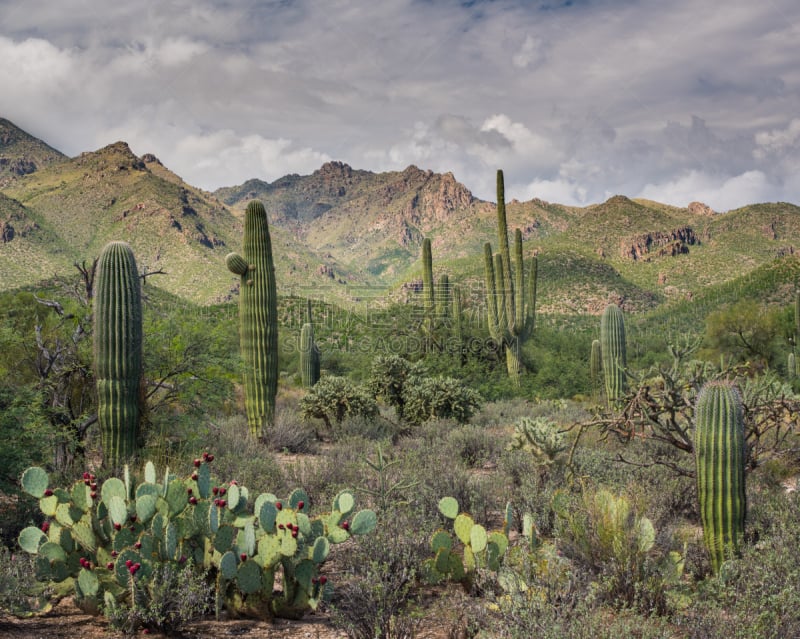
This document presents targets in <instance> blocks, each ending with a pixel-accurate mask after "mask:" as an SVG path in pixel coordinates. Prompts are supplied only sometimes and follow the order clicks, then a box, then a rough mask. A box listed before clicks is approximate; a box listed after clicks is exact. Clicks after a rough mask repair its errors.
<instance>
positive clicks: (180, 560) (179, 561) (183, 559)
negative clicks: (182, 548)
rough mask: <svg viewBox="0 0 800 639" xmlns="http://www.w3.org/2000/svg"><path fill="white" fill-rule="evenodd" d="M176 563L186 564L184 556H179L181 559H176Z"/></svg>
mask: <svg viewBox="0 0 800 639" xmlns="http://www.w3.org/2000/svg"><path fill="white" fill-rule="evenodd" d="M178 563H179V564H185V563H186V555H181V558H180V559H178Z"/></svg>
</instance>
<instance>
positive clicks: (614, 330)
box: [600, 304, 628, 406]
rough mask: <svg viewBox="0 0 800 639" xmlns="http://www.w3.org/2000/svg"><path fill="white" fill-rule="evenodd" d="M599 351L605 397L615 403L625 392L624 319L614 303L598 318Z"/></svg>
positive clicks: (626, 364) (610, 402)
mask: <svg viewBox="0 0 800 639" xmlns="http://www.w3.org/2000/svg"><path fill="white" fill-rule="evenodd" d="M600 352H601V355H602V361H603V378H604V379H605V387H606V399H607V400H608V403H609V405H610V406H613V405H615V404H616V403H617V402H618V401H619V400H620V399H621V398H622V397H623V396H624V394H625V390H626V386H627V384H626V378H625V369H626V368H627V367H628V362H627V355H626V350H625V319H624V317H623V316H622V311H621V310H620V308H619V307H618V306H617V305H616V304H609V305H608V306H607V307H606V309H605V311H603V316H602V317H601V318H600Z"/></svg>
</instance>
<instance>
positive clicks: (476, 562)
mask: <svg viewBox="0 0 800 639" xmlns="http://www.w3.org/2000/svg"><path fill="white" fill-rule="evenodd" d="M506 511H507V517H509V518H510V508H507V509H506ZM439 512H440V513H441V514H442V515H444V516H445V517H446V518H447V519H450V520H452V521H453V534H451V533H449V532H447V531H445V530H437V531H436V532H435V533H434V534H433V536H432V537H431V550H432V551H433V553H434V557H433V558H432V559H429V560H427V561H426V564H425V570H426V572H427V576H428V578H429V580H430V581H434V582H436V581H441V580H442V579H452V580H453V581H457V582H460V583H461V584H462V585H463V586H464V588H465V589H466V590H467V592H469V591H471V590H472V586H473V584H474V580H475V575H476V570H477V569H478V568H488V569H489V570H493V571H497V570H499V569H500V566H501V564H502V562H503V557H504V555H505V552H506V550H507V549H508V528H509V526H510V522H509V521H507V523H506V525H505V526H504V529H503V530H496V531H492V532H488V531H487V530H486V529H485V528H484V527H483V526H481V525H480V524H477V523H475V521H474V520H473V518H472V517H471V516H470V515H469V514H467V513H462V512H459V507H458V501H456V499H455V498H453V497H443V498H442V499H441V500H439Z"/></svg>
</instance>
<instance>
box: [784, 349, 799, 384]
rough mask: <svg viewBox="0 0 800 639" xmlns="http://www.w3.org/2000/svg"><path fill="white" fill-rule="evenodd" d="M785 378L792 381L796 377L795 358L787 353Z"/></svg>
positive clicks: (792, 354)
mask: <svg viewBox="0 0 800 639" xmlns="http://www.w3.org/2000/svg"><path fill="white" fill-rule="evenodd" d="M786 376H787V377H788V378H789V379H794V378H795V377H797V358H796V357H795V354H794V353H789V357H788V358H787V361H786Z"/></svg>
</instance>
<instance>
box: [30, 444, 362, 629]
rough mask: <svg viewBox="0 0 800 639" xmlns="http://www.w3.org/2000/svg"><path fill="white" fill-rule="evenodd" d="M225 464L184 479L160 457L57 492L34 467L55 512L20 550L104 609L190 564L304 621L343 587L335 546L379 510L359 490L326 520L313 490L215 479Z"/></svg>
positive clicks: (223, 599)
mask: <svg viewBox="0 0 800 639" xmlns="http://www.w3.org/2000/svg"><path fill="white" fill-rule="evenodd" d="M213 461H214V456H213V455H212V454H209V453H204V454H203V455H202V457H199V458H197V459H195V460H194V468H193V470H192V472H191V474H190V475H187V476H183V477H179V476H177V475H175V474H173V473H171V472H170V471H169V469H166V470H165V471H164V473H163V474H158V473H156V469H155V467H154V466H153V464H151V463H150V462H148V463H147V464H146V466H145V468H144V472H143V477H142V479H141V480H139V479H137V478H135V477H134V476H133V474H132V473H129V472H125V473H124V476H123V478H122V479H120V478H116V477H111V478H109V479H107V480H106V481H105V482H103V484H102V486H99V485H98V484H97V481H96V478H95V476H94V475H93V474H91V473H89V472H86V473H84V476H83V479H82V480H79V481H77V482H75V483H74V484H73V485H72V486H70V487H68V488H50V487H49V478H48V476H47V473H46V472H45V471H44V470H42V469H41V468H29V469H28V470H26V471H25V473H24V474H23V476H22V479H21V483H22V487H23V489H24V490H25V491H26V492H27V493H28V494H30V495H32V496H33V497H36V498H38V499H39V507H40V509H41V511H42V513H43V514H44V515H45V517H46V518H47V519H46V520H45V523H44V524H43V525H42V527H41V528H35V527H28V528H25V529H24V530H23V531H22V532H21V533H20V535H19V545H20V547H21V548H22V549H23V550H24V551H26V552H28V553H31V554H33V555H36V556H37V560H36V567H37V576H38V578H39V579H40V580H42V581H46V582H50V583H52V584H56V585H57V586H58V589H59V590H60V591H61V592H66V591H67V590H73V591H74V593H75V595H76V597H77V600H78V602H79V603H80V605H82V607H83V608H84V609H86V610H89V611H93V612H96V611H99V610H100V608H101V607H102V606H101V603H105V607H106V608H107V609H113V606H114V604H115V603H120V602H125V601H127V602H130V601H131V600H133V599H134V598H135V597H136V596H137V594H136V593H137V592H138V589H140V588H142V587H144V584H145V583H147V582H148V581H149V580H150V579H151V577H152V575H153V574H154V572H155V571H156V570H158V568H159V567H160V566H161V565H164V564H176V565H183V564H185V563H186V562H188V561H191V563H192V565H193V566H194V568H195V569H196V570H197V571H198V572H199V573H201V574H207V575H208V578H209V580H210V582H209V585H210V586H212V587H213V588H214V589H215V591H216V593H217V597H216V600H217V602H218V604H219V607H221V606H224V607H227V608H228V610H229V611H231V612H232V613H234V614H247V615H255V616H259V617H264V618H269V617H272V616H283V617H292V618H299V617H301V616H302V615H303V614H304V613H306V612H307V611H309V610H312V609H314V608H316V607H317V605H318V604H319V602H320V601H321V600H322V599H323V598H324V597H327V596H329V595H330V593H331V584H330V582H329V580H328V577H327V576H326V575H324V574H322V569H323V566H324V563H325V561H326V560H327V558H328V555H329V552H330V547H331V545H332V544H337V543H342V542H344V541H347V540H348V539H350V538H351V537H352V536H353V535H363V534H368V533H369V532H371V531H372V530H373V529H374V528H375V526H376V525H377V519H376V516H375V513H374V512H372V511H371V510H360V511H356V509H355V499H354V497H353V494H352V493H351V492H349V491H344V492H342V493H340V494H339V495H337V497H336V499H335V500H334V502H333V505H332V509H331V511H330V512H328V513H323V514H319V515H316V516H311V515H310V514H309V508H310V500H309V497H308V495H306V493H305V492H304V491H303V490H302V489H298V490H295V491H294V492H293V493H292V494H291V495H289V496H288V497H287V498H286V499H284V500H279V499H278V498H277V497H276V496H275V495H272V494H269V493H262V494H260V495H257V496H255V498H254V499H251V496H250V494H249V491H248V490H247V488H246V487H244V486H241V485H239V484H238V483H237V482H236V481H230V482H223V483H220V482H219V481H218V480H217V479H216V478H214V477H213V476H212V475H211V470H210V465H211V464H212V462H213ZM251 503H252V509H251V508H250V504H251ZM276 583H281V584H282V589H281V590H277V591H276V586H275V585H276Z"/></svg>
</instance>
